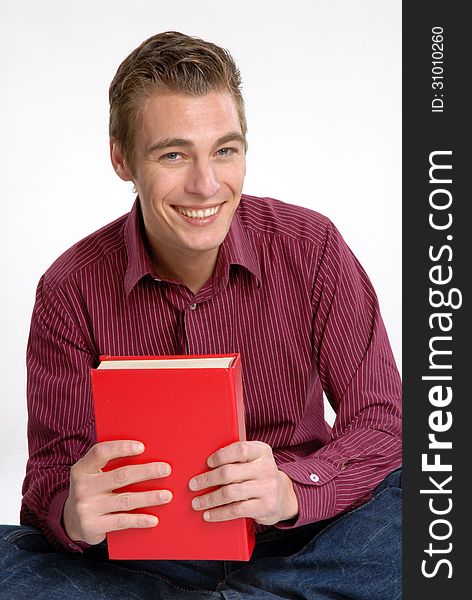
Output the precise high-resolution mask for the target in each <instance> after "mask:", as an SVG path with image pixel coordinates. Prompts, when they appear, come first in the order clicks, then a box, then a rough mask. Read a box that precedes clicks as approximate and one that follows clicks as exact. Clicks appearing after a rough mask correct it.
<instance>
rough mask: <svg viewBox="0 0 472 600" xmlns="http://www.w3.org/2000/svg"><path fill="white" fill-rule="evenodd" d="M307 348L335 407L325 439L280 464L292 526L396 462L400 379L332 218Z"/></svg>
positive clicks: (339, 508) (369, 484) (330, 510)
mask: <svg viewBox="0 0 472 600" xmlns="http://www.w3.org/2000/svg"><path fill="white" fill-rule="evenodd" d="M312 306H313V314H314V320H313V352H314V358H315V363H316V364H317V366H318V372H319V377H320V380H321V384H322V387H323V390H324V392H325V394H326V397H327V398H328V400H329V402H330V404H331V405H332V407H333V409H334V411H335V412H336V419H335V422H334V425H333V429H332V431H331V440H330V442H329V443H328V444H326V445H325V446H323V447H322V448H320V449H318V450H317V451H316V452H314V453H313V454H311V455H309V456H307V457H304V458H302V459H300V458H297V457H294V459H293V460H292V461H291V460H289V459H288V460H287V458H286V459H285V460H284V461H283V462H282V463H281V464H279V465H278V466H279V468H280V469H281V470H282V471H284V472H285V473H286V474H287V475H288V476H289V477H290V478H291V479H292V481H293V485H294V490H295V493H296V495H297V498H298V503H299V514H298V517H297V518H296V519H295V520H293V521H291V522H289V523H280V524H279V525H278V527H281V528H284V527H298V526H300V525H304V524H307V523H312V522H314V521H319V520H323V519H327V518H330V517H333V516H336V515H338V514H340V513H342V512H344V511H346V510H348V509H352V508H354V507H356V506H358V505H360V504H363V503H364V502H366V501H367V500H368V499H369V498H370V496H371V493H372V491H373V490H374V489H375V487H376V486H377V485H378V484H379V483H380V482H381V481H382V480H383V479H384V478H385V477H386V476H387V475H388V473H390V472H391V471H392V470H394V469H395V468H397V467H398V466H399V465H400V464H401V380H400V375H399V373H398V370H397V367H396V364H395V359H394V357H393V354H392V351H391V348H390V344H389V340H388V337H387V333H386V331H385V327H384V323H383V321H382V318H381V315H380V310H379V304H378V300H377V297H376V294H375V292H374V289H373V287H372V284H371V282H370V281H369V278H368V277H367V275H366V273H365V271H364V270H363V268H362V267H361V265H360V264H359V262H358V260H357V259H356V258H355V256H354V255H353V254H352V252H351V251H350V249H349V247H348V246H347V244H346V243H345V241H344V240H343V238H342V237H341V235H340V234H339V232H338V231H337V230H336V228H335V227H334V225H333V224H332V223H330V224H329V227H328V231H327V236H326V242H325V246H324V249H323V253H322V257H321V260H320V263H319V267H318V270H317V273H316V277H315V283H314V288H313V295H312Z"/></svg>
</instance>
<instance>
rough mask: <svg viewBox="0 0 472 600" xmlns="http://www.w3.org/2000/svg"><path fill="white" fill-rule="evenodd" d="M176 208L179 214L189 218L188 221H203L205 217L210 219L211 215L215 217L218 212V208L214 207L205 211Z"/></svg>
mask: <svg viewBox="0 0 472 600" xmlns="http://www.w3.org/2000/svg"><path fill="white" fill-rule="evenodd" d="M176 208H177V210H178V211H179V213H180V214H182V215H185V216H186V217H189V218H190V219H203V218H205V217H212V216H213V215H216V213H217V212H218V209H219V206H214V207H213V208H206V209H205V210H202V209H199V210H193V209H187V208H182V207H180V206H177V207H176Z"/></svg>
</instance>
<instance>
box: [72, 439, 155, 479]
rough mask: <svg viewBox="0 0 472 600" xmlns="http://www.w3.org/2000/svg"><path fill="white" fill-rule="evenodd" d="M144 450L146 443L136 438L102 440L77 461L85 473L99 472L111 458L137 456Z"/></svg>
mask: <svg viewBox="0 0 472 600" xmlns="http://www.w3.org/2000/svg"><path fill="white" fill-rule="evenodd" d="M143 451H144V444H142V443H141V442H138V441H136V440H114V441H111V442H100V443H98V444H95V445H94V446H92V448H90V450H89V451H88V452H87V453H86V454H85V455H84V456H83V457H82V458H81V459H80V460H79V461H78V463H76V464H77V465H80V470H81V471H82V470H83V471H84V472H85V473H98V472H99V471H100V469H102V468H103V467H104V466H105V465H106V464H107V463H108V462H109V461H110V460H112V459H114V458H121V457H123V456H135V455H136V454H141V453H142V452H143Z"/></svg>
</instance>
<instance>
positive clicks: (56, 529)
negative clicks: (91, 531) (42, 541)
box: [46, 490, 90, 552]
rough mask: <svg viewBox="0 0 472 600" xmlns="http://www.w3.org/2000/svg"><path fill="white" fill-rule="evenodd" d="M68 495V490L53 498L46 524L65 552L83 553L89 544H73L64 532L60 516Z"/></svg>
mask: <svg viewBox="0 0 472 600" xmlns="http://www.w3.org/2000/svg"><path fill="white" fill-rule="evenodd" d="M68 495H69V490H62V491H61V492H59V493H58V494H57V495H56V496H55V497H54V499H53V501H52V502H51V505H50V507H49V514H48V517H47V521H46V524H47V526H48V527H49V529H50V531H51V533H52V534H53V535H54V537H55V538H56V540H57V541H58V542H59V543H60V544H61V545H62V546H63V547H64V548H65V549H66V550H68V551H69V552H83V551H84V550H86V549H87V548H90V544H87V543H86V542H74V541H73V540H71V538H70V537H69V536H68V535H67V533H66V530H65V529H64V523H63V520H62V515H63V512H64V504H65V503H66V500H67V497H68Z"/></svg>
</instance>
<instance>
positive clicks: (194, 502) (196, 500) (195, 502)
mask: <svg viewBox="0 0 472 600" xmlns="http://www.w3.org/2000/svg"><path fill="white" fill-rule="evenodd" d="M192 506H193V508H200V498H194V499H193V500H192Z"/></svg>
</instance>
